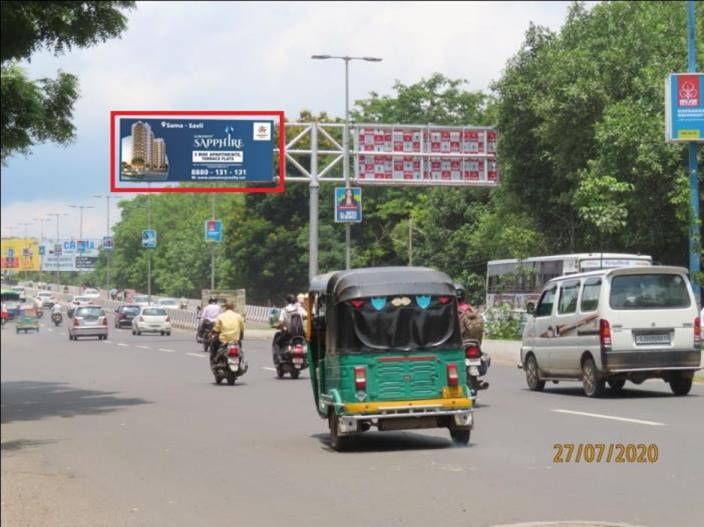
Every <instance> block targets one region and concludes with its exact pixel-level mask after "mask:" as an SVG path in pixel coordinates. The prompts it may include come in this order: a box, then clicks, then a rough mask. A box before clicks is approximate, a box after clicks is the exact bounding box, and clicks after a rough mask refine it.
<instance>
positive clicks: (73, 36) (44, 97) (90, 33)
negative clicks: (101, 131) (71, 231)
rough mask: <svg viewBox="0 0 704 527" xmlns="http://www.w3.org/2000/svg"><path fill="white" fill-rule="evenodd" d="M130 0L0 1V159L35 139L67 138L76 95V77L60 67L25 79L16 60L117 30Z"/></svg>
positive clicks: (58, 50)
mask: <svg viewBox="0 0 704 527" xmlns="http://www.w3.org/2000/svg"><path fill="white" fill-rule="evenodd" d="M132 7H134V2H131V1H129V2H128V1H88V2H51V1H4V2H2V4H1V5H0V12H1V18H0V41H1V42H2V46H1V51H0V57H1V59H2V70H1V73H2V93H1V95H2V148H1V159H2V162H3V163H5V161H6V160H7V158H8V157H9V156H11V155H12V154H15V153H20V154H25V155H27V154H28V153H29V152H30V149H31V147H32V146H33V145H34V144H36V143H41V142H45V141H54V142H56V143H59V144H67V143H68V142H70V141H71V140H72V139H73V138H74V131H75V128H74V126H73V124H72V122H71V119H72V117H73V105H74V103H75V102H76V99H77V98H78V79H77V78H76V77H75V76H74V75H71V74H69V73H64V72H61V71H59V72H58V75H57V77H56V79H48V78H43V79H37V80H32V79H29V78H28V77H27V76H26V74H25V73H24V71H23V70H22V69H21V68H20V67H19V66H18V65H17V62H18V61H20V60H30V59H31V56H32V54H33V53H35V52H37V51H39V50H42V49H44V48H47V49H50V50H52V51H53V52H54V53H55V54H60V53H62V52H64V51H65V50H70V49H71V48H72V47H74V46H78V47H87V46H92V45H94V44H97V43H98V42H103V41H105V40H107V39H108V38H114V37H117V36H119V35H120V34H121V33H122V32H123V31H124V30H125V28H126V25H127V19H126V17H125V15H124V14H123V13H122V10H126V9H131V8H132Z"/></svg>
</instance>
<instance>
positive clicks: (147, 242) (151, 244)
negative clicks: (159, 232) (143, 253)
mask: <svg viewBox="0 0 704 527" xmlns="http://www.w3.org/2000/svg"><path fill="white" fill-rule="evenodd" d="M142 247H143V248H145V249H156V231H155V230H154V229H147V230H144V231H142Z"/></svg>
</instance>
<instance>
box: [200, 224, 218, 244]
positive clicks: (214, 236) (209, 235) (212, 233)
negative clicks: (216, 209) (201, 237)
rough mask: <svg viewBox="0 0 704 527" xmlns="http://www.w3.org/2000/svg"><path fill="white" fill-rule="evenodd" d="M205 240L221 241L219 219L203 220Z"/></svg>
mask: <svg viewBox="0 0 704 527" xmlns="http://www.w3.org/2000/svg"><path fill="white" fill-rule="evenodd" d="M204 230H205V241H206V242H221V241H222V221H221V220H205V225H204Z"/></svg>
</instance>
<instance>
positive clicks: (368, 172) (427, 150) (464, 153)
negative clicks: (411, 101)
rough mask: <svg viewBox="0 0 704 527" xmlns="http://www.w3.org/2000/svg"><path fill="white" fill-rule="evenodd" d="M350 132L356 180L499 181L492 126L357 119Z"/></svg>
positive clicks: (391, 181) (482, 183) (373, 181)
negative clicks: (358, 122)
mask: <svg viewBox="0 0 704 527" xmlns="http://www.w3.org/2000/svg"><path fill="white" fill-rule="evenodd" d="M353 134H354V140H355V170H356V177H357V180H358V182H359V183H375V182H376V183H384V182H389V183H393V182H402V183H406V184H413V183H419V184H427V185H433V184H455V185H482V186H494V185H496V184H497V183H498V179H499V176H498V171H497V165H496V139H497V136H496V130H494V129H493V128H490V127H461V126H416V125H357V126H356V127H354V128H353Z"/></svg>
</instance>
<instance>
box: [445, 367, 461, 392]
mask: <svg viewBox="0 0 704 527" xmlns="http://www.w3.org/2000/svg"><path fill="white" fill-rule="evenodd" d="M459 382H460V376H459V374H458V373H457V364H455V363H452V364H448V365H447V385H448V386H457V385H458V384H459Z"/></svg>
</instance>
